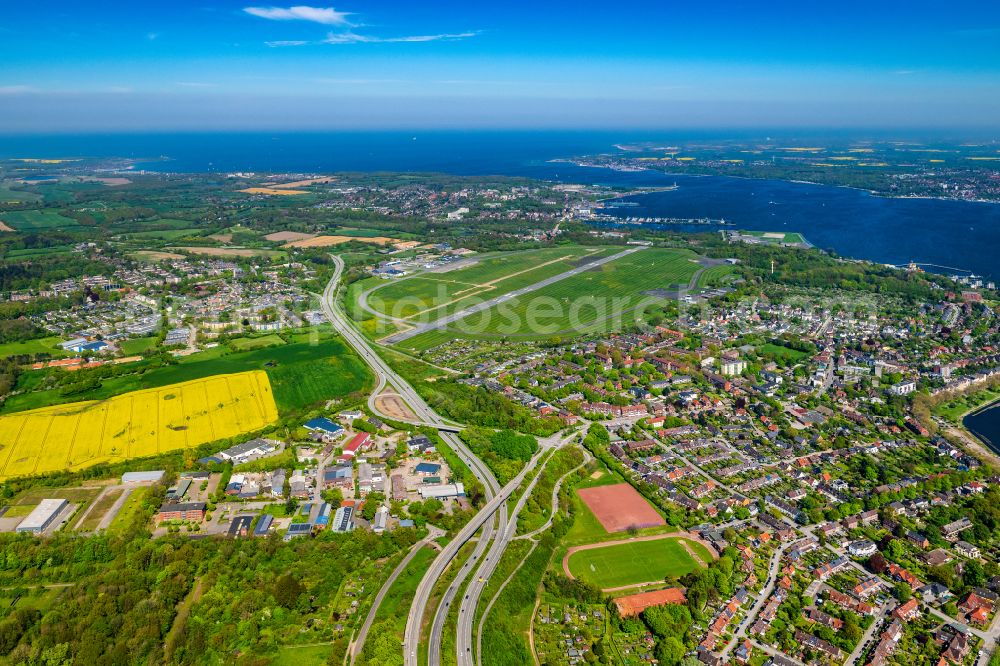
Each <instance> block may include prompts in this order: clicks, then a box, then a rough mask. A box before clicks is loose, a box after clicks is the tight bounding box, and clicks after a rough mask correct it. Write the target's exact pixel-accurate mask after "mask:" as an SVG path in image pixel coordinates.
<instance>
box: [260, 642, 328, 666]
mask: <svg viewBox="0 0 1000 666" xmlns="http://www.w3.org/2000/svg"><path fill="white" fill-rule="evenodd" d="M332 649H333V646H332V645H304V646H302V647H295V646H294V645H286V646H284V647H281V648H278V656H277V657H275V658H274V661H272V662H271V666H325V665H326V659H327V656H329V654H330V651H331V650H332Z"/></svg>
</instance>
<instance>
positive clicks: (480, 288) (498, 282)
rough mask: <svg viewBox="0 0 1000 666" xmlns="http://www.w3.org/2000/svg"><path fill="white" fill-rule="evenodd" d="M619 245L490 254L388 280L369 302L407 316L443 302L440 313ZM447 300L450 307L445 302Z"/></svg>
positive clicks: (437, 312) (525, 283)
mask: <svg viewBox="0 0 1000 666" xmlns="http://www.w3.org/2000/svg"><path fill="white" fill-rule="evenodd" d="M614 251H615V249H613V248H586V247H582V246H578V245H568V246H560V247H552V248H546V249H542V250H527V251H524V252H512V253H504V254H500V255H492V256H485V257H482V258H480V259H479V260H478V261H477V263H475V264H474V265H472V266H469V267H467V268H461V269H457V270H454V271H448V272H445V273H423V274H421V275H417V276H414V277H410V278H403V279H401V280H393V281H391V282H386V283H384V284H383V285H381V286H379V287H377V288H376V289H375V290H373V291H372V292H371V294H370V295H369V297H368V302H369V305H370V306H371V307H372V308H373V309H375V310H376V311H378V312H381V313H383V314H389V315H392V316H393V317H397V318H403V319H406V318H410V317H413V316H415V315H417V314H418V313H420V312H423V311H424V310H427V309H429V308H439V309H437V310H434V311H433V315H432V318H437V317H438V316H440V315H443V314H445V313H447V312H448V311H454V310H457V309H461V308H462V307H466V306H468V305H471V304H473V303H475V302H477V301H481V300H486V299H490V298H495V297H497V296H500V295H503V294H505V293H507V292H509V291H513V290H515V289H519V288H521V287H525V286H528V285H530V284H533V283H535V282H538V281H540V280H544V279H545V278H548V277H552V276H553V275H558V274H559V273H563V272H565V271H567V270H569V269H571V268H573V267H574V266H575V265H576V263H577V262H578V261H579V260H580V258H582V257H601V256H606V255H608V254H611V253H612V252H614ZM543 264H544V265H543ZM445 304H447V307H439V306H444V305H445ZM428 314H429V315H430V313H428Z"/></svg>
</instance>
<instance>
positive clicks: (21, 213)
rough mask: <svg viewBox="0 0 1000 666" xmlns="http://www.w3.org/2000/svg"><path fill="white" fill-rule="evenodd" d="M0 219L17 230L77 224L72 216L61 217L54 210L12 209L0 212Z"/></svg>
mask: <svg viewBox="0 0 1000 666" xmlns="http://www.w3.org/2000/svg"><path fill="white" fill-rule="evenodd" d="M0 220H3V221H4V222H6V223H7V224H8V225H10V226H12V227H14V228H15V229H17V230H18V231H32V230H34V229H52V228H55V227H72V226H76V225H77V221H76V220H74V219H73V218H70V217H63V216H62V215H60V214H59V213H57V212H56V211H54V210H12V211H8V212H6V213H0Z"/></svg>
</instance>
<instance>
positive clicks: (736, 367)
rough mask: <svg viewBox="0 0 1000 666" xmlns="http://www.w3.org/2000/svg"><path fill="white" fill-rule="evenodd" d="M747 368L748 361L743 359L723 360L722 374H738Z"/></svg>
mask: <svg viewBox="0 0 1000 666" xmlns="http://www.w3.org/2000/svg"><path fill="white" fill-rule="evenodd" d="M746 369H747V362H746V361H743V360H741V359H736V360H734V361H723V362H722V374H724V375H730V376H731V375H738V374H741V373H742V372H743V371H744V370H746Z"/></svg>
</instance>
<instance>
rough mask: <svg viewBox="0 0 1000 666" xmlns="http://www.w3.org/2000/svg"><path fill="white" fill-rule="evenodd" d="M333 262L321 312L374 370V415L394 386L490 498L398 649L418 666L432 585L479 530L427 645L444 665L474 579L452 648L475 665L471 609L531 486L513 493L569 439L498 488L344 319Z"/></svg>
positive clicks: (433, 572) (442, 560)
mask: <svg viewBox="0 0 1000 666" xmlns="http://www.w3.org/2000/svg"><path fill="white" fill-rule="evenodd" d="M333 260H334V263H335V271H334V275H333V277H332V278H331V279H330V281H329V283H328V284H327V286H326V289H325V290H324V292H323V299H322V306H323V311H324V313H325V314H326V317H327V318H328V319H329V320H330V323H331V324H332V325H333V327H334V329H335V330H336V331H337V332H338V333H339V334H340V335H342V336H343V337H344V339H345V340H346V341H347V342H348V344H350V345H351V346H352V347H353V348H354V350H355V351H356V352H357V353H358V354H359V355H360V356H361V358H363V359H364V360H365V362H366V363H367V364H368V365H369V366H370V367H371V368H372V370H373V371H374V373H375V376H376V386H375V389H374V391H373V392H372V394H371V397H370V398H369V401H368V404H369V407H370V408H371V409H372V411H374V412H375V413H377V414H378V413H379V410H378V409H377V406H376V403H375V397H376V396H377V395H378V394H379V393H380V392H381V391H382V390H383V389H384V388H385V387H386V386H387V385H391V386H392V387H393V388H394V389H395V390H396V392H397V393H398V394H399V395H400V396H401V397H402V398H403V400H405V401H406V403H407V404H408V405H409V407H410V408H411V410H412V411H413V413H414V414H415V415H416V417H417V420H416V421H413V422H412V423H413V424H414V425H429V426H432V427H436V428H438V430H439V433H440V435H441V437H442V438H443V439H444V441H445V442H446V443H447V444H448V446H450V447H451V448H452V450H453V451H454V452H455V453H456V454H457V455H458V456H459V458H460V459H461V460H462V461H463V462H464V463H465V464H466V465H468V467H469V469H471V470H472V472H473V474H474V475H475V476H476V478H477V479H478V480H479V481H480V482H481V483H482V484H483V487H484V488H485V492H486V497H487V503H486V505H485V506H483V508H482V509H481V510H480V511H479V512H478V513H477V514H476V515H475V516H474V517H473V518H472V520H470V521H469V522H468V523H467V524H466V525H465V526H464V527H463V528H462V529H461V530H460V531H459V532H458V533H457V534H456V535H455V536H454V538H453V539H452V540H451V541H449V542H448V544H447V545H445V546H444V547H443V548H442V549H441V551H440V553H438V555H437V557H435V559H434V560H433V562H432V563H431V566H430V568H429V569H428V570H427V572H426V573H425V574H424V577H423V578H422V579H421V581H420V584H419V585H418V586H417V590H416V593H415V594H414V597H413V601H412V603H411V605H410V610H409V614H408V616H407V620H406V631H405V634H404V639H403V645H402V648H403V656H404V663H405V664H406V666H417V664H418V663H419V655H420V649H419V646H420V639H421V629H422V627H423V620H424V617H425V615H426V613H427V612H428V605H429V604H430V600H431V595H432V593H433V591H434V589H435V586H436V585H437V583H438V581H439V580H440V579H441V577H442V576H443V575H444V573H445V571H446V570H447V568H448V565H449V564H450V563H451V562H452V560H454V559H455V557H456V556H457V555H458V553H459V550H461V548H462V547H463V546H464V545H465V544H466V543H468V542H469V541H470V540H471V539H472V538H473V536H475V534H476V533H477V532H478V533H479V539H478V541H477V542H476V546H475V549H474V551H473V553H472V555H471V556H470V557H469V558H468V559H467V560H466V561H465V563H464V564H463V565H462V569H461V570H460V571H459V572H458V574H457V575H456V576H455V577H454V579H453V580H452V581H451V583H450V584H449V585H448V588H447V589H446V590H445V592H444V594H443V595H442V596H441V598H440V600H439V602H438V605H437V608H436V610H435V612H434V616H433V622H432V623H431V629H430V636H429V638H428V642H427V663H429V664H430V665H431V666H437V665H438V664H440V663H441V645H442V639H443V634H444V628H445V624H446V621H447V617H448V611H449V609H450V608H451V605H452V604H453V602H454V601H455V598H456V597H457V596H458V593H459V590H460V589H461V587H462V585H463V584H464V582H465V581H466V579H468V578H469V576H470V574H471V575H472V578H471V580H470V582H469V584H468V587H467V588H466V589H465V594H464V596H463V597H462V599H461V600H460V601H459V604H460V605H459V612H458V626H457V637H456V642H455V644H456V653H457V654H456V656H457V662H458V664H459V666H473V665H475V664H478V663H479V651H478V649H476V650H475V651H474V650H473V633H474V621H475V612H476V607H477V605H478V603H479V600H480V597H481V596H482V594H483V592H484V591H485V589H486V588H487V586H488V584H489V580H490V576H491V575H492V574H493V572H494V570H495V569H496V566H497V564H498V563H499V562H500V558H501V557H502V556H503V553H504V551H505V550H506V549H507V546H508V545H509V544H510V542H511V540H512V539H513V538H514V534H515V532H516V531H517V517H518V514H519V512H520V511H521V509H522V507H523V506H524V504H525V500H526V499H527V497H528V496H529V495H530V492H531V488H532V487H533V482H532V484H531V485H530V486H529V487H528V488H527V489H526V490H525V492H524V493H523V495H522V496H521V499H520V501H519V502H518V503H517V504H516V505H515V507H514V509H513V510H512V511H511V510H509V509H508V506H507V501H508V499H509V498H510V497H511V495H512V494H513V493H514V491H515V490H517V489H518V488H519V487H520V485H521V483H522V482H523V481H524V479H525V477H526V476H527V475H528V474H529V473H531V472H532V470H534V469H535V468H536V467H537V465H538V463H539V461H540V460H541V459H542V457H543V456H544V455H545V454H546V452H547V451H549V450H550V449H552V448H553V447H557V446H560V445H562V444H564V443H565V442H566V441H567V438H560V437H558V436H553V437H550V438H547V439H545V440H542V441H541V442H540V444H541V446H540V447H539V450H538V452H537V453H536V454H535V455H534V457H532V459H531V460H530V461H529V462H528V464H527V465H525V466H524V469H522V470H521V472H520V473H519V474H518V475H517V476H516V477H515V478H514V479H512V480H511V481H510V482H509V483H508V484H507V485H506V486H503V487H501V486H500V484H499V483H498V482H497V480H496V478H495V477H494V476H493V473H492V472H491V471H490V470H489V468H487V467H486V465H485V464H484V463H483V462H482V461H481V460H480V459H479V458H478V457H476V456H475V455H474V454H473V453H472V451H471V450H469V448H468V447H466V446H465V444H464V443H463V442H462V440H461V439H460V438H459V437H458V436H457V435H456V434H455V432H456V431H457V429H458V428H459V427H460V426H457V424H454V423H452V422H449V421H447V420H445V419H444V418H442V417H441V416H440V415H439V414H437V413H436V412H435V411H434V410H433V409H431V408H430V407H429V406H428V405H427V403H426V402H424V400H423V399H422V398H421V397H420V396H419V395H418V394H417V392H416V391H415V390H414V388H413V387H412V386H410V384H409V383H408V382H406V380H404V379H403V378H402V377H401V376H399V375H398V374H397V373H396V372H395V371H393V370H392V369H391V368H390V367H389V366H388V364H386V362H385V361H383V360H382V358H381V357H380V356H379V355H378V354H377V353H376V352H375V351H374V349H373V348H372V346H371V345H370V344H369V343H368V341H367V340H366V339H365V338H364V336H362V335H361V333H359V332H358V331H357V329H356V328H355V327H354V326H353V325H352V323H351V322H350V321H349V320H348V318H347V316H346V315H345V314H344V313H343V311H342V310H341V309H340V307H339V305H338V303H337V293H338V290H339V285H340V278H341V275H342V274H343V270H344V262H343V260H342V259H341V258H340V257H338V256H334V257H333ZM382 416H386V415H382ZM387 418H388V417H387ZM537 478H538V477H537V475H536V477H535V479H536V480H537ZM376 603H377V601H376ZM360 652H361V646H359V645H355V648H354V650H353V651H352V654H353V655H354V656H356V655H357V654H359V653H360Z"/></svg>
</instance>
